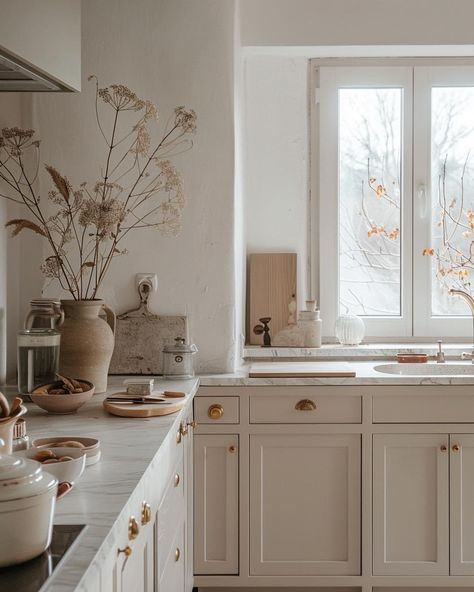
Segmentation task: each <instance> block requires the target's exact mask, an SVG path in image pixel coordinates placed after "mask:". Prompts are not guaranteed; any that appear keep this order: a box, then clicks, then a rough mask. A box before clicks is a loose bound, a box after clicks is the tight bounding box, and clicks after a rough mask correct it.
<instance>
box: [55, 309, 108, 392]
mask: <svg viewBox="0 0 474 592" xmlns="http://www.w3.org/2000/svg"><path fill="white" fill-rule="evenodd" d="M61 306H62V307H63V310H64V313H65V319H64V323H63V324H62V325H61V327H60V328H59V331H60V332H61V349H60V354H59V372H60V374H62V375H64V376H69V377H72V378H82V379H84V380H88V381H89V382H92V384H93V385H94V386H95V392H96V393H104V392H105V391H106V390H107V374H108V372H109V365H110V359H111V358H112V353H113V351H114V332H115V315H114V313H113V312H112V310H111V309H110V308H108V307H107V306H106V305H105V304H104V302H103V301H102V300H62V301H61ZM100 315H103V316H104V317H105V318H103V317H102V316H100Z"/></svg>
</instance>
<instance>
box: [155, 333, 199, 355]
mask: <svg viewBox="0 0 474 592" xmlns="http://www.w3.org/2000/svg"><path fill="white" fill-rule="evenodd" d="M197 350H198V348H197V347H196V346H195V345H194V343H192V344H191V345H189V344H187V343H186V339H184V338H183V337H176V339H175V340H174V345H165V347H164V348H163V351H164V352H165V353H169V354H195V353H196V352H197Z"/></svg>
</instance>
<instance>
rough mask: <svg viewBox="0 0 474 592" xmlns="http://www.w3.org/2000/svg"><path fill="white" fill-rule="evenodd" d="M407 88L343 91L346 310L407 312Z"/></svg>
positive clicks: (342, 294) (342, 302)
mask: <svg viewBox="0 0 474 592" xmlns="http://www.w3.org/2000/svg"><path fill="white" fill-rule="evenodd" d="M402 100H403V90H402V89H400V88H363V89H354V88H350V89H349V88H348V89H340V90H339V312H340V313H352V314H358V315H361V316H400V315H401V295H400V294H401V272H400V254H401V253H400V234H401V230H402V229H401V215H400V209H401V154H402V132H401V125H402Z"/></svg>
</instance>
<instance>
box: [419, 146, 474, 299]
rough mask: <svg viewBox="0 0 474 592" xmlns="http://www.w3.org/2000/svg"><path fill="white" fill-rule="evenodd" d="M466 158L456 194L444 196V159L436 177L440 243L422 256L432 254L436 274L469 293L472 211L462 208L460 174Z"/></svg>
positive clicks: (473, 231) (472, 260)
mask: <svg viewBox="0 0 474 592" xmlns="http://www.w3.org/2000/svg"><path fill="white" fill-rule="evenodd" d="M468 158H469V157H468ZM468 158H467V159H466V161H465V163H464V167H463V171H462V174H461V179H460V193H459V196H452V197H448V194H447V188H446V186H447V183H446V179H447V171H446V167H447V164H446V161H447V157H446V158H445V161H444V164H443V167H442V172H441V174H440V175H439V177H438V185H439V186H438V196H439V197H438V201H439V221H438V223H437V224H438V227H439V228H440V230H441V241H440V242H441V244H440V246H439V248H436V249H435V248H433V247H432V246H430V247H426V248H425V249H423V253H422V254H423V256H425V257H434V259H435V267H436V277H437V278H438V280H439V281H440V283H441V285H442V286H444V287H445V288H448V289H453V288H454V289H458V290H462V291H464V292H467V293H468V294H469V293H470V292H471V289H472V286H471V273H472V272H473V271H474V211H473V210H472V209H471V208H470V207H466V199H465V191H464V176H465V172H466V167H467V165H468Z"/></svg>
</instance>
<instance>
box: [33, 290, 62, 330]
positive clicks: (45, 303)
mask: <svg viewBox="0 0 474 592" xmlns="http://www.w3.org/2000/svg"><path fill="white" fill-rule="evenodd" d="M63 321H64V311H63V310H62V308H61V302H60V300H59V299H58V298H33V300H31V301H30V311H29V313H28V314H27V315H26V318H25V329H57V328H58V327H60V326H61V325H62V324H63Z"/></svg>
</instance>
